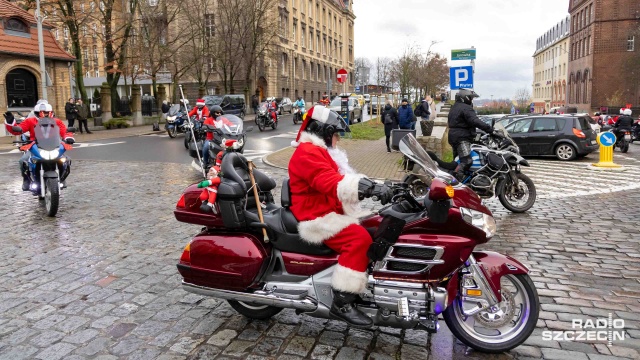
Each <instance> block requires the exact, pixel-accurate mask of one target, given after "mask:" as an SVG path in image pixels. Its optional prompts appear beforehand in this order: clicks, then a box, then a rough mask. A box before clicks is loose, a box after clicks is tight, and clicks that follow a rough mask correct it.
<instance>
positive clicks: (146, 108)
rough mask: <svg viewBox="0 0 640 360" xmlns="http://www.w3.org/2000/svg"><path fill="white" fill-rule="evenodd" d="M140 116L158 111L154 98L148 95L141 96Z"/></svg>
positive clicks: (150, 114)
mask: <svg viewBox="0 0 640 360" xmlns="http://www.w3.org/2000/svg"><path fill="white" fill-rule="evenodd" d="M140 110H141V111H142V116H153V113H158V103H157V102H156V98H155V97H153V96H150V95H144V96H142V108H141V109H140Z"/></svg>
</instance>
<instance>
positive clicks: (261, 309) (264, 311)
mask: <svg viewBox="0 0 640 360" xmlns="http://www.w3.org/2000/svg"><path fill="white" fill-rule="evenodd" d="M227 302H228V303H229V305H231V307H232V308H233V310H235V311H237V312H239V313H240V314H241V315H244V316H245V317H248V318H249V319H256V320H267V319H270V318H271V317H272V316H274V315H276V314H278V313H279V312H280V311H282V308H277V307H273V306H269V305H254V304H248V303H244V302H242V301H235V300H227Z"/></svg>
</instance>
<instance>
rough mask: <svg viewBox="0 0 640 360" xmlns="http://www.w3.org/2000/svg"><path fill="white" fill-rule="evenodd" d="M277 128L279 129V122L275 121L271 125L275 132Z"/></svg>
mask: <svg viewBox="0 0 640 360" xmlns="http://www.w3.org/2000/svg"><path fill="white" fill-rule="evenodd" d="M277 127H278V122H277V121H274V122H272V123H271V128H272V129H273V130H275V129H276V128H277Z"/></svg>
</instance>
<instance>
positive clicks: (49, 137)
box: [34, 117, 60, 150]
mask: <svg viewBox="0 0 640 360" xmlns="http://www.w3.org/2000/svg"><path fill="white" fill-rule="evenodd" d="M34 132H35V134H34V135H35V136H36V142H37V143H38V148H40V149H42V150H55V149H57V148H59V147H60V127H58V124H57V123H56V121H55V120H53V119H51V118H48V117H46V118H41V119H38V125H36V126H35V130H34Z"/></svg>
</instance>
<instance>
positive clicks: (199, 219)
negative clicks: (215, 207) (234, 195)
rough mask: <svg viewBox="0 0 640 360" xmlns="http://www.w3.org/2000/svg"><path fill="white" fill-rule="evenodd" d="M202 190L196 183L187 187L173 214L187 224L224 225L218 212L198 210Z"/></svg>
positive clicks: (217, 226) (219, 226)
mask: <svg viewBox="0 0 640 360" xmlns="http://www.w3.org/2000/svg"><path fill="white" fill-rule="evenodd" d="M203 190H204V189H198V186H197V184H193V185H191V186H189V187H187V188H186V189H185V190H184V192H183V193H182V197H181V198H180V201H178V204H177V205H176V208H175V210H174V211H173V215H174V216H175V217H176V220H178V221H180V222H183V223H187V224H195V225H202V226H206V227H209V228H221V227H224V223H223V221H222V217H221V216H220V214H217V215H216V214H213V213H205V212H202V211H201V210H200V205H201V204H202V201H201V200H200V194H201V193H202V191H203ZM205 191H206V190H205Z"/></svg>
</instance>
